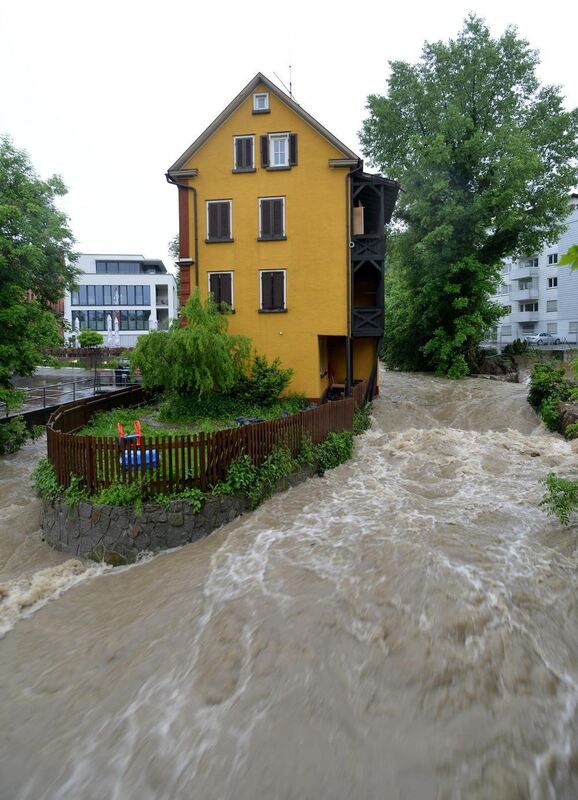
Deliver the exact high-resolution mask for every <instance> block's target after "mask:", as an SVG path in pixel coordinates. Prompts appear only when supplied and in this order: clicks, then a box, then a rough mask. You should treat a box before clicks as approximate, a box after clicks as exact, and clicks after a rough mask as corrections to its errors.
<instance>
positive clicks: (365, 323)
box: [351, 307, 383, 336]
mask: <svg viewBox="0 0 578 800" xmlns="http://www.w3.org/2000/svg"><path fill="white" fill-rule="evenodd" d="M351 332H352V335H353V336H383V308H375V307H371V308H354V309H353V310H352V320H351Z"/></svg>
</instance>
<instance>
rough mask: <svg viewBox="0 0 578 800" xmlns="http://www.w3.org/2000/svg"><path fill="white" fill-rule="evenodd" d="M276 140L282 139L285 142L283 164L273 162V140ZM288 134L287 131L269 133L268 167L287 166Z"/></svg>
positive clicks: (288, 155)
mask: <svg viewBox="0 0 578 800" xmlns="http://www.w3.org/2000/svg"><path fill="white" fill-rule="evenodd" d="M276 141H284V142H285V163H284V164H275V163H274V161H275V159H274V158H273V156H274V153H275V144H274V143H275V142H276ZM289 150H290V147H289V134H288V133H270V134H269V169H284V168H286V167H289V166H290V164H289V158H290V154H289Z"/></svg>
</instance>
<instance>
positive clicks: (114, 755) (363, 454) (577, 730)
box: [0, 373, 578, 800]
mask: <svg viewBox="0 0 578 800" xmlns="http://www.w3.org/2000/svg"><path fill="white" fill-rule="evenodd" d="M525 391H526V390H525V388H524V387H523V386H518V385H511V384H500V383H494V382H490V381H482V380H464V381H460V382H451V383H450V382H447V381H444V380H441V379H435V378H432V377H425V376H420V375H399V374H389V373H386V374H385V375H384V376H383V382H382V395H381V397H380V398H379V399H378V400H377V401H376V402H375V403H374V422H373V428H372V430H371V431H370V432H369V433H368V434H366V435H365V436H363V437H360V438H358V440H357V442H356V448H355V457H354V459H353V460H352V461H350V462H349V463H347V464H344V465H342V466H341V467H339V468H338V469H336V470H334V471H333V472H331V473H328V475H327V476H326V477H325V478H324V479H313V480H311V481H309V482H308V483H306V484H303V485H301V486H299V487H297V488H295V489H292V490H290V491H289V492H287V493H285V494H282V495H277V496H276V497H274V498H272V499H271V500H269V501H268V502H267V503H265V504H264V505H263V506H262V507H261V508H260V509H258V510H257V511H256V512H255V513H254V514H251V515H248V516H246V517H243V518H241V519H239V520H237V521H235V522H233V523H231V524H230V525H228V526H226V527H225V528H223V529H221V530H220V531H219V532H217V533H215V534H213V535H212V536H210V537H208V538H207V539H205V540H203V541H202V542H198V543H195V544H193V545H190V546H188V547H185V548H182V549H180V550H178V551H172V552H169V553H165V554H163V555H160V556H157V557H155V558H152V559H150V560H149V561H145V562H143V563H141V564H137V565H135V566H133V567H130V568H127V569H121V570H113V571H106V573H105V574H98V573H99V572H101V571H102V570H101V568H100V567H98V566H96V567H90V568H89V569H88V570H87V569H86V567H85V566H84V565H81V564H80V563H79V562H75V561H70V560H67V559H66V558H64V557H63V556H62V555H61V554H60V555H59V554H55V553H51V552H50V551H48V549H47V548H46V546H45V545H44V544H43V543H42V542H41V541H40V537H39V533H38V518H39V508H38V504H37V503H36V502H35V501H31V500H30V499H29V490H28V483H27V478H26V475H27V473H28V471H29V469H30V466H31V465H32V463H33V462H34V460H35V459H36V458H37V457H38V454H39V453H40V452H41V450H42V444H37V445H34V446H32V447H29V448H27V449H26V450H25V451H22V452H21V453H20V454H18V455H16V456H12V457H10V458H6V459H3V460H2V462H1V463H0V501H1V502H0V506H1V508H0V528H1V539H0V581H4V583H3V584H2V585H3V587H4V589H3V591H4V601H3V603H4V605H5V606H6V604H8V613H6V614H5V617H4V623H5V627H6V628H10V627H11V626H12V627H11V630H9V632H8V633H7V634H6V635H5V637H4V638H3V639H2V641H0V798H2V800H4V799H5V798H6V800H13V799H14V800H42V799H44V800H55V799H56V798H58V799H60V800H64V799H65V800H109V799H110V800H158V799H159V798H162V799H163V800H165V799H166V800H169V799H172V798H175V799H177V798H178V799H179V800H180V798H187V799H188V798H195V800H196V799H197V798H198V799H199V800H228V799H229V798H230V799H231V800H260V799H261V798H263V800H269V799H271V800H341V799H342V798H343V799H345V798H347V799H348V800H349V798H352V799H354V800H366V799H367V800H374V798H375V800H377V799H379V800H390V798H391V799H392V800H393V799H394V798H395V799H396V800H397V799H401V800H421V799H422V798H423V799H424V800H431V799H432V798H443V799H444V800H452V799H453V798H468V799H469V798H475V799H476V800H477V799H481V798H485V799H486V800H502V799H503V800H516V799H517V798H520V800H523V799H524V798H535V799H537V798H539V799H540V800H541V799H542V798H561V799H562V800H575V798H576V797H578V570H577V567H578V547H577V533H578V528H577V527H570V528H569V529H567V530H563V529H562V528H561V527H560V525H558V523H556V522H553V521H551V520H549V519H548V518H546V517H545V516H544V514H543V513H542V511H541V510H540V509H539V508H538V503H539V500H540V498H541V496H542V494H543V487H542V486H541V485H540V483H539V480H540V478H542V477H543V476H544V475H545V474H547V473H548V472H549V471H558V472H560V473H562V474H564V475H567V476H573V477H578V459H577V457H576V456H577V447H578V446H577V445H576V444H572V443H569V442H565V441H563V440H562V439H561V438H559V437H557V436H554V435H552V434H549V433H547V432H546V431H545V430H544V428H543V427H542V426H541V425H539V423H538V420H537V418H536V416H535V415H534V414H533V412H532V411H531V410H530V408H529V406H528V405H527V403H526V402H525ZM35 448H36V449H35ZM72 584H76V585H74V586H72ZM64 589H68V590H67V591H63V590H64ZM58 595H59V596H58ZM55 597H57V599H54V600H53V601H52V602H47V603H45V604H44V605H43V606H42V607H39V608H38V606H39V605H42V602H43V600H47V599H49V598H55ZM22 599H24V602H21V600H22ZM0 608H2V603H0ZM35 608H37V610H35V611H34V609H35ZM31 611H34V613H31Z"/></svg>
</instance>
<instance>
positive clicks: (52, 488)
mask: <svg viewBox="0 0 578 800" xmlns="http://www.w3.org/2000/svg"><path fill="white" fill-rule="evenodd" d="M32 485H33V486H34V489H35V491H36V494H37V495H38V497H41V498H42V499H43V500H47V501H48V502H51V503H53V502H54V501H55V500H56V499H57V498H58V497H59V496H60V495H61V494H62V487H61V486H60V484H59V483H58V481H57V480H56V472H55V471H54V467H53V466H52V464H51V463H50V461H49V460H48V459H47V458H41V459H40V461H39V462H38V464H37V465H36V467H35V468H34V470H33V472H32Z"/></svg>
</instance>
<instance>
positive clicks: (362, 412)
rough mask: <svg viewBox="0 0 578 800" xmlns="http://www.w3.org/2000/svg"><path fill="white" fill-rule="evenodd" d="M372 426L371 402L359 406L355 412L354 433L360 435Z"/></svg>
mask: <svg viewBox="0 0 578 800" xmlns="http://www.w3.org/2000/svg"><path fill="white" fill-rule="evenodd" d="M370 428H371V403H368V404H367V405H365V406H363V408H358V409H357V410H356V411H355V412H354V414H353V434H354V436H359V435H360V434H361V433H364V432H365V431H368V430H369V429H370Z"/></svg>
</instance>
